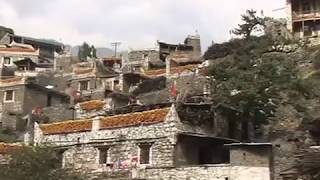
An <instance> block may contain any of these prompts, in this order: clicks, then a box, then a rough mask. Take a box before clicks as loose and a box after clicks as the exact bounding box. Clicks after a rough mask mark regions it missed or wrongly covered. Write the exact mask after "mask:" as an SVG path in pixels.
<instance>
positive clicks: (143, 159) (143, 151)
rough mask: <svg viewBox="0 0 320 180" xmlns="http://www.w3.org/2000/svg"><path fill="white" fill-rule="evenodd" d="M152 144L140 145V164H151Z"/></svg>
mask: <svg viewBox="0 0 320 180" xmlns="http://www.w3.org/2000/svg"><path fill="white" fill-rule="evenodd" d="M151 146H152V145H151V144H140V145H139V157H140V164H150V154H151V153H150V152H151V151H150V149H151Z"/></svg>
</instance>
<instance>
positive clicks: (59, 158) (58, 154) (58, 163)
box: [55, 149, 67, 168]
mask: <svg viewBox="0 0 320 180" xmlns="http://www.w3.org/2000/svg"><path fill="white" fill-rule="evenodd" d="M66 150H67V149H57V150H55V155H56V162H55V166H56V168H61V167H63V154H64V152H65V151H66Z"/></svg>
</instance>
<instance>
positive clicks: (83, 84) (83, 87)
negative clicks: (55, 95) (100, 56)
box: [79, 81, 89, 91]
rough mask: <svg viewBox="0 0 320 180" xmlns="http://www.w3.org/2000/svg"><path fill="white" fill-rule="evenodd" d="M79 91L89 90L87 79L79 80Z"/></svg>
mask: <svg viewBox="0 0 320 180" xmlns="http://www.w3.org/2000/svg"><path fill="white" fill-rule="evenodd" d="M79 83H80V91H86V90H89V81H80V82H79Z"/></svg>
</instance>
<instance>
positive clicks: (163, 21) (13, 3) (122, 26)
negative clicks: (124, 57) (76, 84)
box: [0, 0, 285, 50]
mask: <svg viewBox="0 0 320 180" xmlns="http://www.w3.org/2000/svg"><path fill="white" fill-rule="evenodd" d="M284 6H285V0H0V25H4V26H8V27H11V28H13V29H14V30H15V33H16V34H19V35H25V36H32V37H36V38H48V39H56V40H58V41H62V42H63V43H66V44H71V45H77V44H81V43H82V42H83V41H87V42H89V43H91V44H94V45H95V46H97V47H99V46H104V47H110V43H111V42H112V41H121V42H122V45H121V49H122V50H125V49H127V48H129V47H130V48H142V47H145V48H147V47H153V46H154V45H155V43H156V41H157V40H161V41H167V42H172V43H178V42H183V40H184V38H185V37H186V36H187V35H188V34H194V32H195V31H196V30H197V31H198V32H199V34H200V35H201V40H202V44H203V46H204V47H203V50H206V48H207V46H208V45H209V44H211V42H212V41H215V42H222V41H226V40H228V39H229V37H230V34H229V31H230V30H231V29H232V28H234V27H236V25H237V24H238V23H239V20H240V14H243V13H244V12H245V10H246V9H255V10H258V11H259V12H260V10H263V11H264V14H265V15H268V16H273V17H285V12H284V10H280V11H276V12H273V11H272V10H274V9H279V8H282V7H284Z"/></svg>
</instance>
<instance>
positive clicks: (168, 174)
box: [131, 164, 270, 180]
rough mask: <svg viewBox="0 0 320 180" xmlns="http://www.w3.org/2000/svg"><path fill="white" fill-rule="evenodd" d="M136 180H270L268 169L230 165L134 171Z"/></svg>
mask: <svg viewBox="0 0 320 180" xmlns="http://www.w3.org/2000/svg"><path fill="white" fill-rule="evenodd" d="M131 176H132V177H133V178H136V179H147V180H158V179H161V180H248V179H250V180H270V175H269V168H268V167H246V166H230V165H224V164H221V165H212V166H200V167H199V166H195V167H181V168H155V169H152V168H147V169H139V170H136V171H132V173H131Z"/></svg>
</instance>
